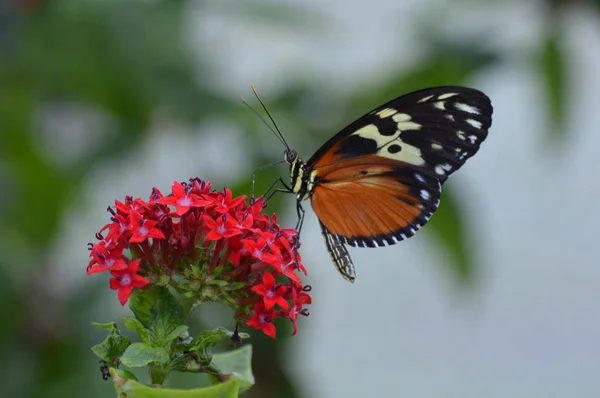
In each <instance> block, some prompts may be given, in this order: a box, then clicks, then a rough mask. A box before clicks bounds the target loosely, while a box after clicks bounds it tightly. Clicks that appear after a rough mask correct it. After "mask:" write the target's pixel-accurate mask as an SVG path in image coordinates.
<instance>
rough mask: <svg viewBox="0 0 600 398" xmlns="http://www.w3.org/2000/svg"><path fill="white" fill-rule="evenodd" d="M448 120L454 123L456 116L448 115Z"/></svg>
mask: <svg viewBox="0 0 600 398" xmlns="http://www.w3.org/2000/svg"><path fill="white" fill-rule="evenodd" d="M446 119H448V120H450V121H452V122H453V121H454V116H453V115H450V114H448V115H446Z"/></svg>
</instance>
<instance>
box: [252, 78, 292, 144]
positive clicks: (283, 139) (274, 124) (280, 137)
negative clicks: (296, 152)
mask: <svg viewBox="0 0 600 398" xmlns="http://www.w3.org/2000/svg"><path fill="white" fill-rule="evenodd" d="M250 87H252V92H253V93H254V96H255V97H256V99H257V100H258V102H260V105H261V106H262V107H263V109H264V110H265V113H266V114H267V116H268V117H269V120H271V123H273V127H275V130H277V135H279V139H280V140H281V142H283V145H285V147H286V148H287V149H290V146H289V145H288V144H287V142H286V141H285V138H283V134H281V131H280V130H279V127H277V123H275V120H274V119H273V117H272V116H271V114H270V113H269V111H268V110H267V107H266V106H265V104H264V102H262V100H261V99H260V97H259V96H258V92H257V91H256V87H254V84H251V85H250Z"/></svg>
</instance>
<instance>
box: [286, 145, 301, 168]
mask: <svg viewBox="0 0 600 398" xmlns="http://www.w3.org/2000/svg"><path fill="white" fill-rule="evenodd" d="M283 160H285V162H286V163H287V164H289V165H290V166H291V165H292V164H294V162H296V161H297V160H298V152H296V151H294V150H293V149H290V148H288V149H286V150H285V152H284V153H283Z"/></svg>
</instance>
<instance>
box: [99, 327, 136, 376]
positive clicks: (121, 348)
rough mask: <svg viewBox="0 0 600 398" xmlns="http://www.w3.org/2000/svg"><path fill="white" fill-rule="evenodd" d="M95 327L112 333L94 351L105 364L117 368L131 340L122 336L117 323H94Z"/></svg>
mask: <svg viewBox="0 0 600 398" xmlns="http://www.w3.org/2000/svg"><path fill="white" fill-rule="evenodd" d="M93 325H94V326H97V327H99V328H102V329H108V330H110V333H109V335H108V336H106V338H105V339H104V341H103V342H102V343H100V344H96V345H95V346H93V347H92V351H93V352H94V354H96V356H97V357H98V358H100V359H101V360H103V361H104V362H106V363H109V364H111V365H113V366H116V365H117V362H118V359H119V357H120V356H121V355H123V353H124V352H125V350H126V349H127V346H129V343H130V342H129V339H128V338H127V337H125V336H121V333H120V332H119V329H118V328H117V324H116V323H102V324H100V323H93Z"/></svg>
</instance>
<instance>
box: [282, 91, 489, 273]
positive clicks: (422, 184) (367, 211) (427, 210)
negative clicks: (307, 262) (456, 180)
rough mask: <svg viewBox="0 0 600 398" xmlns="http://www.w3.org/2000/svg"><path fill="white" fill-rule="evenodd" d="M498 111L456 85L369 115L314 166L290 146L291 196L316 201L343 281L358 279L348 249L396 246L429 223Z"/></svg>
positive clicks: (287, 156)
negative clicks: (443, 188) (445, 190)
mask: <svg viewBox="0 0 600 398" xmlns="http://www.w3.org/2000/svg"><path fill="white" fill-rule="evenodd" d="M491 115H492V106H491V103H490V100H489V98H488V97H487V96H486V95H485V94H483V93H481V92H480V91H478V90H474V89H470V88H465V87H458V86H448V87H434V88H430V89H425V90H420V91H416V92H413V93H409V94H406V95H404V96H401V97H398V98H396V99H394V100H392V101H390V102H388V103H386V104H384V105H382V106H380V107H378V108H376V109H374V110H373V111H371V112H369V113H367V114H366V115H364V116H362V117H361V118H359V119H358V120H356V121H355V122H354V123H352V124H350V125H349V126H347V127H346V128H344V129H342V130H341V131H340V132H339V133H338V134H336V135H335V136H333V137H332V138H331V139H330V140H329V141H327V142H326V143H325V144H324V145H323V146H322V147H321V148H320V149H318V150H317V152H316V153H315V154H314V155H313V156H312V157H311V158H310V159H309V160H308V161H307V162H303V161H302V160H301V158H300V157H299V156H298V154H297V153H296V152H295V151H293V150H291V149H289V148H288V149H287V150H286V152H285V161H286V162H287V163H288V164H289V165H290V183H291V186H290V188H291V191H292V193H294V194H295V195H296V199H297V201H298V203H299V202H300V201H303V200H307V199H310V200H311V205H312V207H313V210H314V211H315V213H316V215H317V217H318V218H319V222H320V225H321V230H322V233H323V236H324V238H325V243H326V246H327V249H328V251H329V253H330V255H331V257H332V260H333V262H334V264H335V266H336V268H337V269H338V271H339V272H340V273H341V274H342V276H343V277H344V278H345V279H347V280H349V281H354V279H355V277H356V275H355V270H354V265H353V264H352V260H351V258H350V256H349V254H348V251H347V250H346V247H345V245H350V246H355V247H356V246H358V247H379V246H385V245H393V244H395V243H397V242H400V241H402V240H404V239H407V238H409V237H411V236H412V235H414V233H415V232H416V231H417V230H418V229H420V228H421V227H422V226H423V225H425V224H426V223H427V222H428V221H429V219H430V217H431V216H432V214H433V212H434V211H435V210H436V209H437V207H438V205H439V202H440V195H441V186H442V184H443V183H444V182H445V181H446V179H447V178H448V177H449V176H450V175H451V174H452V173H453V172H455V171H456V170H458V169H459V168H460V167H461V166H462V165H463V164H464V163H465V161H466V160H467V159H468V158H470V157H471V156H473V155H474V154H475V153H476V152H477V151H478V149H479V146H480V144H481V142H482V141H483V140H484V139H485V138H486V137H487V131H488V129H489V127H490V125H491V122H492V119H491Z"/></svg>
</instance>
